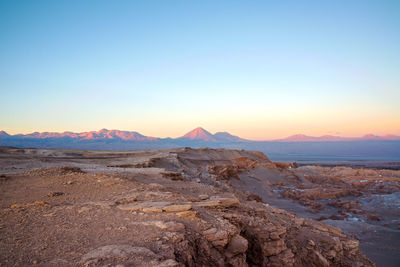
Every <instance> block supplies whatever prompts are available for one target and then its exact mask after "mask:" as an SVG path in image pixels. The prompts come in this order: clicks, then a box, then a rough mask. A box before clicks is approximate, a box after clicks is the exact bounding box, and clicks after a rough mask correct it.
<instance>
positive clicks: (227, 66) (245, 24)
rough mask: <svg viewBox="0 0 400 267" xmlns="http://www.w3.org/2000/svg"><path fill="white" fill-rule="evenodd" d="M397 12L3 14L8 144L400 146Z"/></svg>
mask: <svg viewBox="0 0 400 267" xmlns="http://www.w3.org/2000/svg"><path fill="white" fill-rule="evenodd" d="M399 14H400V1H397V0H394V1H388V0H387V1H384V0H380V1H378V0H376V1H368V0H359V1H351V0H347V1H285V0H282V1H277V0H275V1H274V0H271V1H251V0H247V1H236V0H230V1H217V0H213V1H207V0H202V1H174V0H170V1H168V0H159V1H152V0H146V1H133V0H132V1H102V0H92V1H89V0H80V1H74V0H69V1H66V0H65V1H63V0H60V1H51V0H49V1H40V0H35V1H29V0H27V1H21V0H0V95H1V98H0V99H1V100H0V130H5V131H7V132H8V133H10V134H16V133H29V132H34V131H39V132H42V131H59V132H62V131H75V132H82V131H91V130H99V129H102V128H107V129H120V130H132V131H138V132H140V133H142V134H144V135H148V136H157V137H178V136H181V135H183V134H184V133H186V132H187V131H189V130H191V129H193V128H195V127H198V126H202V127H203V128H205V129H207V130H209V131H210V132H217V131H228V132H230V133H232V134H235V135H239V136H241V137H243V138H248V139H255V140H265V139H273V138H281V137H286V136H289V135H292V134H297V133H303V134H307V135H313V136H319V135H325V134H332V135H341V136H361V135H364V134H367V133H372V134H378V135H383V134H397V135H400V16H399Z"/></svg>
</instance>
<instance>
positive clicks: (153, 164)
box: [0, 147, 400, 267]
mask: <svg viewBox="0 0 400 267" xmlns="http://www.w3.org/2000/svg"><path fill="white" fill-rule="evenodd" d="M0 175H1V177H0V196H1V197H0V209H1V220H0V265H1V266H31V265H37V266H119V267H120V266H160V267H161V266H375V264H376V265H377V266H399V265H400V229H399V227H400V218H399V215H400V171H398V170H382V169H376V168H375V169H363V168H351V167H346V166H336V167H333V166H332V167H330V166H327V167H321V166H317V165H307V166H298V165H297V164H295V163H277V162H272V161H270V160H269V159H268V157H267V156H266V155H264V154H263V153H261V152H253V151H245V150H227V149H209V148H199V149H191V148H176V149H155V150H137V151H84V150H61V149H58V150H57V149H18V148H12V147H2V148H1V149H0Z"/></svg>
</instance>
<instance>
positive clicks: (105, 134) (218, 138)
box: [0, 127, 400, 142]
mask: <svg viewBox="0 0 400 267" xmlns="http://www.w3.org/2000/svg"><path fill="white" fill-rule="evenodd" d="M0 139H21V140H26V139H41V140H44V139H74V140H77V141H85V140H88V141H89V140H115V141H116V140H119V141H160V140H179V141H202V142H260V141H251V140H247V139H244V138H240V137H238V136H235V135H232V134H230V133H228V132H217V133H215V134H212V133H210V132H209V131H207V130H205V129H203V128H201V127H198V128H196V129H193V130H192V131H190V132H188V133H186V134H185V135H183V136H182V137H178V138H158V137H151V136H144V135H142V134H140V133H138V132H134V131H120V130H107V129H101V130H99V131H90V132H82V133H73V132H63V133H57V132H42V133H39V132H34V133H30V134H16V135H10V134H8V133H6V132H5V131H0ZM367 140H371V141H372V140H380V141H383V140H400V136H397V135H383V136H378V135H372V134H367V135H364V136H362V137H341V136H333V135H324V136H319V137H315V136H308V135H304V134H296V135H292V136H289V137H287V138H283V139H276V140H268V141H265V142H341V141H367Z"/></svg>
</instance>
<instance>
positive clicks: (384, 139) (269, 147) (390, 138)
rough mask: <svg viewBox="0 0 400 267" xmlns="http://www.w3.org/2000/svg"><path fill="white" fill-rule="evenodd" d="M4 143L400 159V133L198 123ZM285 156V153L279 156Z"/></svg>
mask: <svg viewBox="0 0 400 267" xmlns="http://www.w3.org/2000/svg"><path fill="white" fill-rule="evenodd" d="M0 146H13V147H19V148H64V149H87V150H133V149H160V148H172V147H212V148H234V149H246V150H258V151H262V152H264V153H266V154H267V155H269V156H271V155H281V156H282V155H284V156H285V157H286V156H288V155H289V157H288V159H287V160H296V157H297V156H299V155H300V156H301V157H303V156H307V157H308V156H313V155H316V156H318V158H321V157H325V156H327V155H328V156H329V155H331V156H335V157H337V156H340V157H342V156H350V157H354V156H361V157H363V158H364V159H367V158H368V159H370V158H371V157H379V158H382V159H383V158H385V159H388V158H389V159H393V158H396V159H397V158H398V159H399V160H400V136H395V135H384V136H376V135H371V134H369V135H365V136H362V137H355V138H349V137H340V136H331V135H325V136H320V137H313V136H307V135H302V134H297V135H293V136H289V137H287V138H284V139H277V140H269V141H253V140H246V139H243V138H241V137H238V136H235V135H232V134H230V133H227V132H217V133H215V134H212V133H210V132H208V131H207V130H205V129H203V128H201V127H198V128H196V129H194V130H192V131H190V132H188V133H186V134H185V135H183V136H181V137H178V138H158V137H151V136H145V135H142V134H140V133H138V132H133V131H119V130H107V129H102V130H99V131H90V132H82V133H73V132H63V133H57V132H42V133H39V132H34V133H30V134H15V135H10V134H8V133H6V132H5V131H0ZM276 159H279V160H284V159H282V157H279V158H276Z"/></svg>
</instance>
